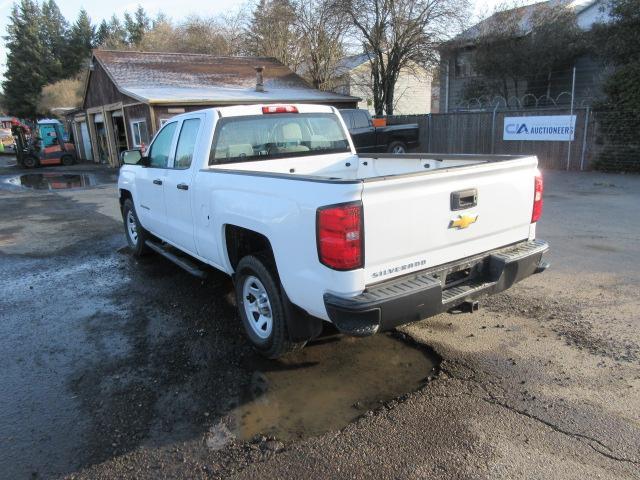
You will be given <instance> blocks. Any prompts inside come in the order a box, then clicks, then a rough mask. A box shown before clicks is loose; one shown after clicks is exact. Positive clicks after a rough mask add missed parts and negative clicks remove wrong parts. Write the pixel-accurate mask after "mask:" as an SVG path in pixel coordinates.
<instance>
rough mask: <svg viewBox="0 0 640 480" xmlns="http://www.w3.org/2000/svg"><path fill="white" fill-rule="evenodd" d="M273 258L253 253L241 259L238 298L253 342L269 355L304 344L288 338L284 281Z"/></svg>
mask: <svg viewBox="0 0 640 480" xmlns="http://www.w3.org/2000/svg"><path fill="white" fill-rule="evenodd" d="M268 264H269V262H267V261H266V260H265V259H263V258H258V257H255V256H252V255H249V256H246V257H244V258H242V260H240V262H239V263H238V268H237V269H236V278H235V290H236V302H237V305H238V310H239V314H240V318H241V320H242V324H243V325H244V329H245V331H246V333H247V336H248V337H249V340H250V341H251V343H252V344H253V346H254V347H255V348H256V350H258V352H260V353H261V354H262V355H264V356H265V357H267V358H278V357H282V356H283V355H286V354H287V353H289V352H292V351H294V350H297V349H299V348H302V347H303V346H304V342H303V343H295V342H291V341H290V340H289V338H288V332H287V320H286V317H285V315H286V312H285V308H284V305H283V302H284V300H283V298H282V293H281V290H280V282H279V281H278V279H277V276H276V275H275V274H274V273H272V272H273V270H274V269H273V268H269V267H268Z"/></svg>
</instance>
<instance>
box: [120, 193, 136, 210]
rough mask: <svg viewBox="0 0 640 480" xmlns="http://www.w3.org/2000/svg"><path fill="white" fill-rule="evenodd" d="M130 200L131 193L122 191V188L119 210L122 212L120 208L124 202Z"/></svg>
mask: <svg viewBox="0 0 640 480" xmlns="http://www.w3.org/2000/svg"><path fill="white" fill-rule="evenodd" d="M127 198H130V199H132V200H133V197H132V196H131V192H130V191H129V190H123V189H122V188H121V189H120V198H119V200H120V210H122V207H123V206H124V201H125V200H126V199H127Z"/></svg>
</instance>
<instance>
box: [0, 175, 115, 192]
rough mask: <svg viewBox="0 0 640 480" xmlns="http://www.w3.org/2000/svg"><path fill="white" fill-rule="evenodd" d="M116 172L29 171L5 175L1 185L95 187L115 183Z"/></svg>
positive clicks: (50, 188) (37, 187) (57, 188)
mask: <svg viewBox="0 0 640 480" xmlns="http://www.w3.org/2000/svg"><path fill="white" fill-rule="evenodd" d="M116 181H117V176H116V175H115V174H103V175H96V174H93V173H55V172H54V173H28V174H25V175H13V176H9V177H5V178H4V179H3V180H2V182H0V185H2V186H4V187H9V188H12V187H13V188H16V187H18V188H28V189H31V190H69V189H78V188H88V187H95V186H97V185H104V184H107V183H115V182H116Z"/></svg>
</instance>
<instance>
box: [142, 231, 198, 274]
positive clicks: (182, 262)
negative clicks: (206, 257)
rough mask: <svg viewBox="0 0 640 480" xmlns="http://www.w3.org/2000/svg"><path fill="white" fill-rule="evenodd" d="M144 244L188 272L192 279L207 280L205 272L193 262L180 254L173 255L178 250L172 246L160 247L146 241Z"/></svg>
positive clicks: (157, 244)
mask: <svg viewBox="0 0 640 480" xmlns="http://www.w3.org/2000/svg"><path fill="white" fill-rule="evenodd" d="M144 243H145V244H146V245H147V247H149V248H150V249H151V250H153V251H154V252H156V253H159V254H160V255H162V256H163V257H164V258H166V259H167V260H170V261H172V262H173V263H175V264H176V265H178V266H179V267H180V268H182V269H184V270H186V271H187V272H189V273H190V274H191V275H193V276H194V277H198V278H203V279H204V278H207V272H206V271H205V270H203V269H202V268H200V266H199V265H198V264H197V263H196V262H195V261H193V260H191V259H190V258H188V257H186V255H183V254H181V253H175V252H178V250H177V249H175V248H173V247H172V246H170V245H168V244H164V245H161V244H159V243H156V242H152V241H151V240H147V241H146V242H144Z"/></svg>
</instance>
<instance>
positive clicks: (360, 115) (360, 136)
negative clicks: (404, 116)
mask: <svg viewBox="0 0 640 480" xmlns="http://www.w3.org/2000/svg"><path fill="white" fill-rule="evenodd" d="M340 115H342V118H343V119H344V123H346V124H347V128H348V129H349V133H350V134H351V139H352V140H353V144H354V145H355V147H356V150H357V151H358V152H376V153H380V152H389V153H406V152H408V151H409V150H412V149H414V148H416V147H417V146H418V143H419V142H418V139H419V138H420V137H419V130H418V124H417V123H409V124H403V125H387V126H385V127H374V126H373V121H372V120H371V115H369V112H368V111H367V110H358V109H345V110H340Z"/></svg>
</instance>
